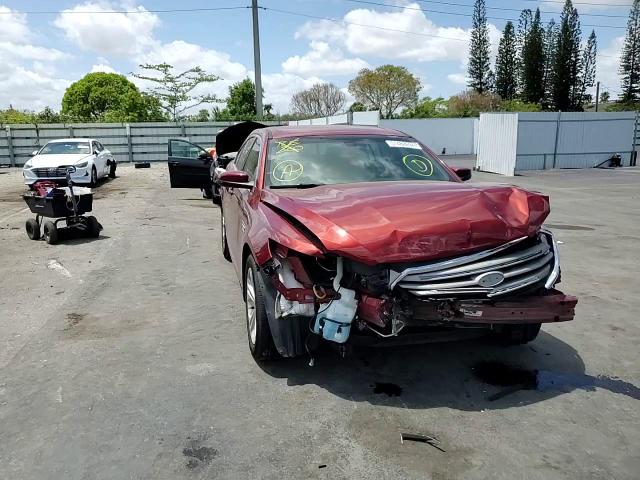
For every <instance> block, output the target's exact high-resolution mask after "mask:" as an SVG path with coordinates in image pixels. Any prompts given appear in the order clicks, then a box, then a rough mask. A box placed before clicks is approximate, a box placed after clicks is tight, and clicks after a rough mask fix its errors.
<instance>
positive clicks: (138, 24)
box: [53, 1, 160, 57]
mask: <svg viewBox="0 0 640 480" xmlns="http://www.w3.org/2000/svg"><path fill="white" fill-rule="evenodd" d="M121 6H122V7H123V8H124V7H126V9H127V10H128V11H131V10H136V11H138V12H140V13H124V12H119V13H100V12H109V11H114V10H118V8H117V7H116V6H114V4H112V3H111V2H108V1H104V2H97V3H96V2H85V3H82V4H78V5H76V6H75V7H73V8H70V9H67V10H64V11H63V12H62V13H60V14H59V15H58V17H56V19H55V20H54V22H53V23H54V25H55V26H56V27H58V28H60V29H61V30H63V31H64V33H65V36H66V37H67V38H68V39H69V40H70V41H72V42H73V43H75V44H76V45H77V46H78V47H80V48H81V49H82V50H88V51H93V52H96V53H98V54H100V55H114V56H122V57H125V56H128V55H136V54H140V53H142V52H143V51H145V50H147V49H148V48H150V47H152V46H153V45H154V43H155V40H154V38H153V32H154V30H155V28H156V27H157V26H158V25H159V23H160V19H159V18H158V16H157V15H155V14H153V13H151V12H148V11H147V10H146V9H145V8H144V7H142V6H133V5H130V4H127V3H124V4H122V5H121ZM74 12H91V13H82V14H79V13H74Z"/></svg>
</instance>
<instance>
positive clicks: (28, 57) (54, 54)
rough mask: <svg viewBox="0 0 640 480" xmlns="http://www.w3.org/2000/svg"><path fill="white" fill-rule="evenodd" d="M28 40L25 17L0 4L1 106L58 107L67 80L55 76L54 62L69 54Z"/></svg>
mask: <svg viewBox="0 0 640 480" xmlns="http://www.w3.org/2000/svg"><path fill="white" fill-rule="evenodd" d="M31 41H32V35H31V32H30V29H29V25H28V24H27V16H26V15H25V14H22V13H18V12H15V11H12V10H10V9H8V8H6V7H3V6H0V65H2V68H0V108H6V107H7V106H8V105H13V106H14V107H15V108H18V109H33V110H40V109H42V108H44V107H45V106H47V105H52V106H57V105H59V104H60V100H61V98H62V93H63V92H64V90H65V89H66V87H67V86H68V85H69V83H70V82H69V81H68V80H65V79H63V78H58V76H57V75H56V62H59V61H61V60H65V59H68V58H69V57H70V55H68V54H66V53H64V52H61V51H60V50H56V49H53V48H46V47H41V46H38V45H33V44H31V43H30V42H31Z"/></svg>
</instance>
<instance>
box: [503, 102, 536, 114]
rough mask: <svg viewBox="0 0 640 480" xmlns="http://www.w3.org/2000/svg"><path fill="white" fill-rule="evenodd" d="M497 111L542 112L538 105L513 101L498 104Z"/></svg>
mask: <svg viewBox="0 0 640 480" xmlns="http://www.w3.org/2000/svg"><path fill="white" fill-rule="evenodd" d="M498 110H500V111H501V112H539V111H541V110H542V107H541V106H540V104H539V103H528V102H523V101H522V100H518V99H514V100H505V101H503V102H500V105H499V106H498Z"/></svg>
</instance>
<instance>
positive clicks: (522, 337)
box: [496, 323, 541, 345]
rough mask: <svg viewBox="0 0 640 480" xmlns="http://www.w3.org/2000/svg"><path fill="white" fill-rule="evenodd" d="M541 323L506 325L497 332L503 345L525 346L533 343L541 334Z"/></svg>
mask: <svg viewBox="0 0 640 480" xmlns="http://www.w3.org/2000/svg"><path fill="white" fill-rule="evenodd" d="M540 326H541V325H540V324H539V323H529V324H524V325H504V326H502V328H501V329H500V330H499V331H497V332H496V334H497V335H498V339H499V340H500V343H502V344H503V345H524V344H525V343H529V342H532V341H533V340H535V338H536V337H537V336H538V333H540Z"/></svg>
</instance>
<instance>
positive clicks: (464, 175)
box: [451, 167, 471, 182]
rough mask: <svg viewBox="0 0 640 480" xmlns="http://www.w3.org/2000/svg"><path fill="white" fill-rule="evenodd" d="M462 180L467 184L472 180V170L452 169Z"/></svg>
mask: <svg viewBox="0 0 640 480" xmlns="http://www.w3.org/2000/svg"><path fill="white" fill-rule="evenodd" d="M451 169H452V170H453V171H454V172H455V174H456V175H457V176H458V178H459V179H460V180H462V181H463V182H466V181H467V180H469V179H471V169H470V168H466V167H452V168H451Z"/></svg>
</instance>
